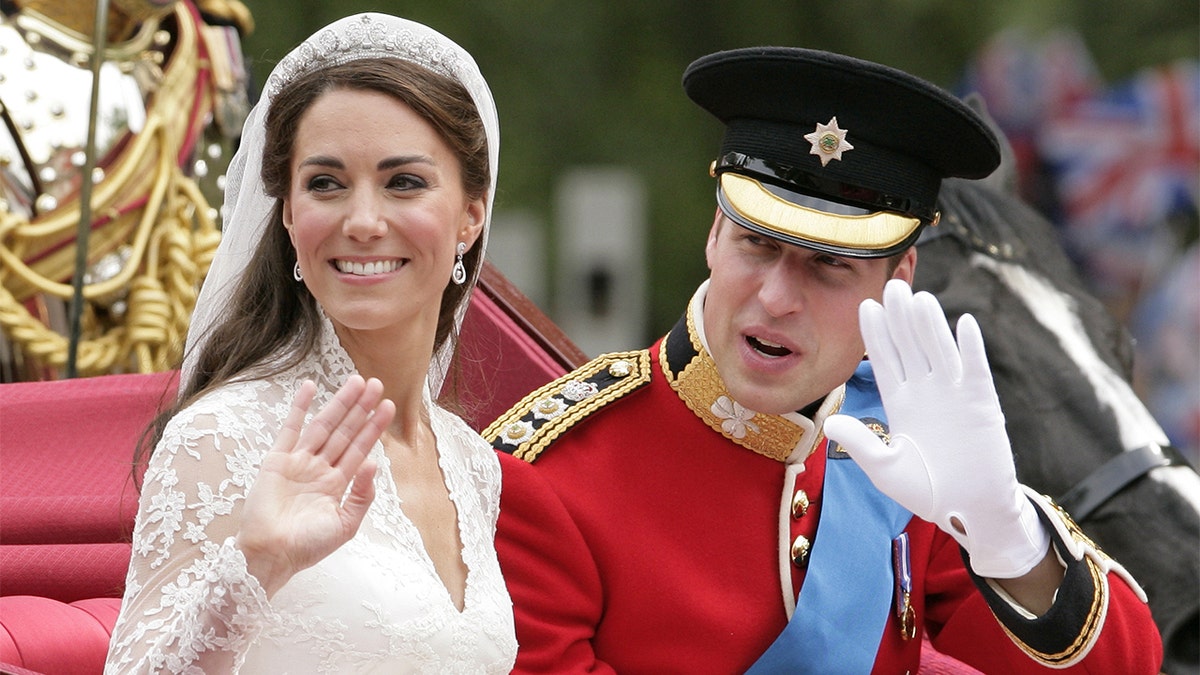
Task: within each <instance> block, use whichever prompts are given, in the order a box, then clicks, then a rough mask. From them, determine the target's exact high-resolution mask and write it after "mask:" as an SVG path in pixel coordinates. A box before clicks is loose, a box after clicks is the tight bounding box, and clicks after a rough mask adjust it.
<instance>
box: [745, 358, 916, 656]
mask: <svg viewBox="0 0 1200 675" xmlns="http://www.w3.org/2000/svg"><path fill="white" fill-rule="evenodd" d="M841 412H842V413H844V414H847V415H853V416H854V417H857V418H858V419H863V420H865V419H868V418H871V419H873V420H877V421H879V422H881V423H883V422H884V421H885V420H886V418H885V417H884V412H883V404H882V403H881V402H880V400H879V390H878V389H876V387H875V374H874V373H873V372H872V370H871V364H870V363H869V362H867V361H863V362H862V364H860V365H859V367H858V369H857V370H856V371H855V372H854V377H852V378H851V379H850V381H849V382H847V383H846V400H845V402H844V403H843V404H842V409H841ZM830 443H831V444H832V441H831V442H830ZM827 454H828V457H829V458H828V459H827V460H826V462H825V487H824V489H823V490H822V495H823V497H822V501H823V504H822V506H821V523H820V526H819V527H818V529H817V536H816V540H815V541H814V542H813V547H812V553H811V555H810V556H809V561H808V573H807V575H806V576H805V579H804V585H803V587H802V588H801V590H800V597H799V599H797V601H796V611H795V613H794V614H793V615H792V620H791V621H789V622H788V624H787V626H786V627H784V629H783V632H782V633H780V635H779V637H778V638H776V639H775V642H774V643H773V644H772V645H771V646H770V648H768V649H767V651H766V653H764V654H763V655H762V656H761V657H760V658H759V659H758V661H757V662H756V663H755V664H754V665H753V666H751V667H750V669H749V670H748V671H746V672H747V673H748V674H752V675H767V674H770V673H788V674H789V675H791V674H795V673H822V674H827V673H869V672H871V668H872V667H873V666H874V664H875V655H876V652H877V651H878V650H879V641H880V639H881V637H882V636H883V629H884V626H885V625H886V624H887V619H888V614H889V613H890V611H891V603H892V594H893V591H894V588H895V585H894V578H893V571H892V570H893V568H892V539H893V538H895V537H896V536H897V535H899V534H900V533H901V532H903V531H904V528H905V526H906V525H908V521H909V519H910V518H912V514H911V513H909V512H908V510H906V509H905V508H904V507H902V506H900V505H899V504H897V503H896V502H894V501H892V500H891V499H890V498H889V497H887V496H886V495H884V494H883V493H882V492H880V491H879V490H877V489H876V488H875V486H874V484H872V483H871V479H869V478H867V475H866V474H865V473H863V471H862V469H860V468H858V465H857V464H855V463H854V461H853V460H851V459H850V458H849V456H848V455H846V454H845V453H841V452H837V453H827ZM835 455H836V456H835Z"/></svg>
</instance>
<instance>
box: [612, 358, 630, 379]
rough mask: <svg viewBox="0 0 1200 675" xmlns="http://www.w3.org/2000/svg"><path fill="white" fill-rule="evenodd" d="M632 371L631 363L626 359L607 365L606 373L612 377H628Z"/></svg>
mask: <svg viewBox="0 0 1200 675" xmlns="http://www.w3.org/2000/svg"><path fill="white" fill-rule="evenodd" d="M632 372H633V364H631V363H630V362H628V361H617V362H616V363H614V364H612V365H611V366H609V367H608V374H609V375H612V376H613V377H629V374H630V373H632Z"/></svg>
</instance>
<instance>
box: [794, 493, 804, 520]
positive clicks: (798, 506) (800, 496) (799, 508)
mask: <svg viewBox="0 0 1200 675" xmlns="http://www.w3.org/2000/svg"><path fill="white" fill-rule="evenodd" d="M805 513H808V493H807V492H805V491H804V490H796V494H794V495H792V517H793V518H800V516H803V515H804V514H805Z"/></svg>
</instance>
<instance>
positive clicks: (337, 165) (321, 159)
mask: <svg viewBox="0 0 1200 675" xmlns="http://www.w3.org/2000/svg"><path fill="white" fill-rule="evenodd" d="M306 166H323V167H327V168H330V169H344V168H346V165H345V164H343V163H342V160H340V159H338V158H336V157H330V156H328V155H314V156H312V157H308V158H306V159H304V160H303V161H302V162H300V167H301V168H303V167H306Z"/></svg>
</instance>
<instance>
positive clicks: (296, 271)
mask: <svg viewBox="0 0 1200 675" xmlns="http://www.w3.org/2000/svg"><path fill="white" fill-rule="evenodd" d="M292 278H294V279H295V280H296V281H304V275H303V274H301V273H300V261H299V260H297V261H296V266H295V267H293V268H292Z"/></svg>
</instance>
